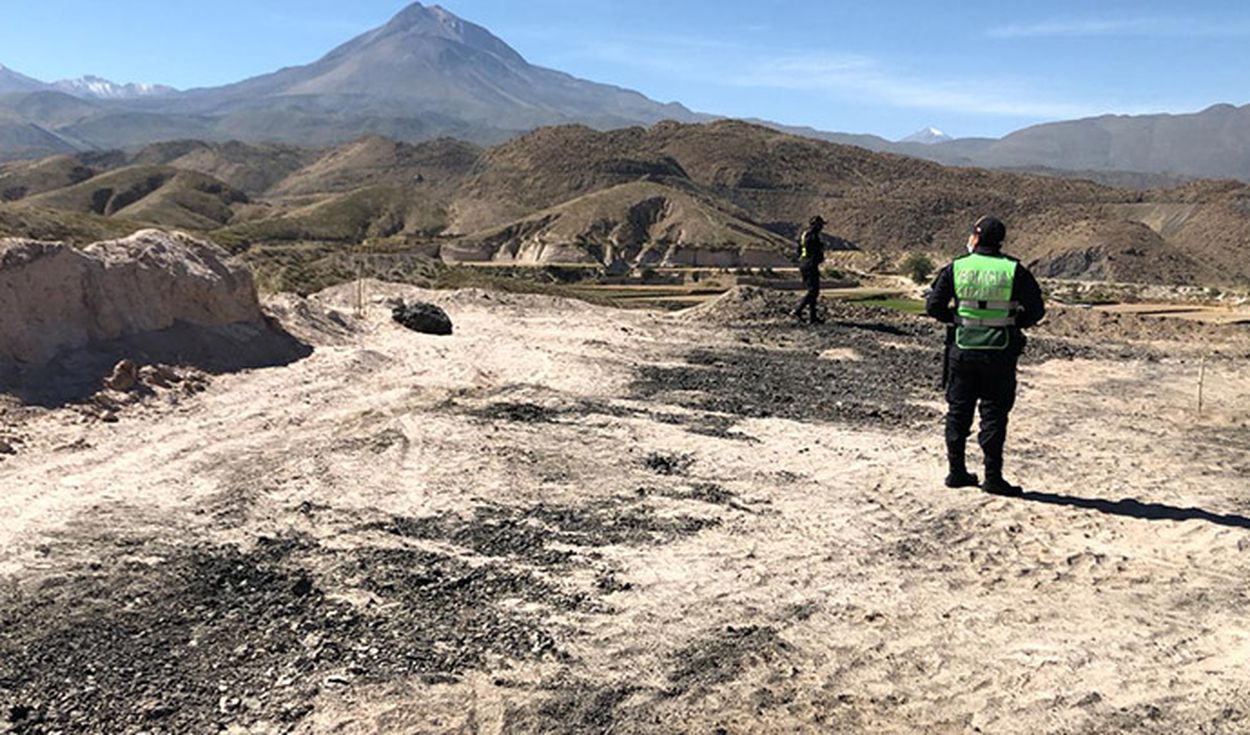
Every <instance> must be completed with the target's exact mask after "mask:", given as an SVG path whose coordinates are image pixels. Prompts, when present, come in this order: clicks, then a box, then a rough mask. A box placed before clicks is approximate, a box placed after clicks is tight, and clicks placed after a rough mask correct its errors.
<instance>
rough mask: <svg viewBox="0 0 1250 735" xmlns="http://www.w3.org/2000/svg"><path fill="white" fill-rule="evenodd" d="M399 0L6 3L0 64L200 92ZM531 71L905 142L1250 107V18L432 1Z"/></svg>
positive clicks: (328, 39)
mask: <svg viewBox="0 0 1250 735" xmlns="http://www.w3.org/2000/svg"><path fill="white" fill-rule="evenodd" d="M405 4H406V3H405V2H403V0H354V1H353V2H342V0H299V2H293V1H288V0H214V2H211V3H205V2H195V3H191V2H168V0H110V2H109V3H107V11H103V10H102V4H101V3H100V2H99V0H0V18H3V21H2V22H0V64H4V65H6V66H9V67H11V68H13V69H16V70H17V71H20V72H22V73H25V74H28V75H30V76H34V77H36V78H39V79H44V80H53V79H58V78H64V77H72V76H80V75H83V74H87V73H92V74H98V75H100V76H105V77H108V78H110V79H114V80H115V81H143V82H160V83H165V84H172V85H174V86H177V87H179V88H188V87H195V86H208V85H215V84H223V83H227V82H233V81H238V80H239V79H242V78H245V77H248V76H252V75H256V74H261V73H265V72H269V71H273V70H274V69H277V68H279V67H282V66H290V65H294V64H302V63H307V62H309V61H312V60H314V59H316V58H317V57H319V56H320V55H322V54H323V53H325V52H326V51H328V50H329V49H330V48H332V47H334V46H336V45H338V44H339V43H341V42H343V41H345V40H347V39H348V38H350V37H351V36H353V35H355V34H357V33H360V32H362V31H365V30H367V29H369V28H372V27H374V26H377V25H380V24H381V23H383V22H385V21H386V20H387V19H388V18H389V17H390V16H391V15H393V14H394V13H395V12H397V11H398V10H400V9H401V8H402V7H404V5H405ZM442 4H443V6H444V7H447V8H448V9H449V10H451V11H453V12H455V13H456V14H458V15H460V16H462V17H464V18H465V19H467V20H471V21H473V22H476V23H479V24H481V25H484V26H486V27H487V28H489V29H490V30H492V31H494V32H495V33H496V34H497V35H499V36H500V37H502V38H503V39H504V40H505V41H507V42H508V43H510V44H511V45H513V46H514V47H515V48H516V49H517V50H518V51H520V52H521V53H522V54H523V55H524V56H525V57H526V58H528V59H529V60H530V61H531V62H533V63H537V64H541V65H544V66H550V67H554V68H557V69H561V70H563V71H567V72H570V73H572V74H575V75H577V76H581V77H585V78H588V79H593V80H595V81H600V82H608V83H612V84H617V85H620V86H624V87H629V88H632V89H637V90H639V91H641V92H644V93H646V94H647V95H649V96H651V97H654V98H656V99H659V100H662V101H671V100H677V101H680V102H683V103H684V104H686V105H688V106H690V107H692V108H694V109H697V110H701V111H705V112H712V113H717V114H724V115H733V116H739V117H758V118H767V119H770V120H776V121H779V122H784V123H789V124H795V125H810V126H813V127H817V128H820V129H824V130H837V131H846V132H868V133H875V134H878V135H883V136H886V137H889V138H898V137H902V136H904V135H907V134H908V133H911V132H913V131H915V130H917V129H919V128H922V127H924V126H928V125H933V126H936V127H938V128H941V129H943V130H945V131H947V132H949V133H951V134H954V135H957V136H961V137H962V136H972V135H992V136H999V135H1003V134H1005V133H1008V132H1010V131H1012V130H1015V129H1018V128H1020V127H1024V126H1026V125H1030V124H1033V123H1037V122H1042V121H1046V120H1055V119H1066V118H1073V117H1082V116H1087V115H1095V114H1102V113H1127V114H1134V113H1146V112H1187V111H1197V110H1200V109H1202V108H1204V107H1207V106H1208V105H1211V104H1215V103H1220V102H1229V103H1233V104H1238V105H1240V104H1245V103H1247V102H1250V88H1248V86H1250V85H1247V83H1246V75H1245V72H1246V70H1247V69H1250V3H1245V2H1244V1H1243V0H1236V1H1225V2H1219V1H1215V0H1208V1H1206V2H1202V1H1195V2H1151V1H1149V0H1140V1H1138V2H1123V1H1112V2H1092V1H1087V2H1074V1H1065V0H1058V1H1053V2H1004V1H1003V0H997V1H995V2H990V1H986V0H971V1H965V2H957V1H956V2H952V1H950V0H947V1H945V2H941V1H936V2H935V1H930V2H921V1H918V0H875V1H872V2H819V1H817V0H793V1H791V2H785V1H784V0H780V1H775V2H759V1H756V2H740V1H739V0H719V1H717V0H630V1H628V2H622V1H620V0H523V1H518V0H443V2H442Z"/></svg>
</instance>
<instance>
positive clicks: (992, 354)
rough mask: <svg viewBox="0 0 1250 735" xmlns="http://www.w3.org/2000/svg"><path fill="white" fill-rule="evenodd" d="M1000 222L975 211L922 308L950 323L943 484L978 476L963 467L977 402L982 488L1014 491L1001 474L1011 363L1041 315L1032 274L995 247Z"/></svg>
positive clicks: (1002, 229)
mask: <svg viewBox="0 0 1250 735" xmlns="http://www.w3.org/2000/svg"><path fill="white" fill-rule="evenodd" d="M1006 236H1007V228H1006V226H1005V225H1003V223H1002V222H1000V221H998V220H997V219H994V218H993V217H982V218H981V219H980V220H978V221H977V223H976V225H974V226H973V228H972V233H971V235H970V236H969V238H968V254H967V255H965V256H962V257H960V258H957V259H956V260H955V262H953V263H951V264H950V265H948V266H947V267H945V268H943V269H942V271H941V272H940V273H938V276H937V280H936V281H934V283H933V288H932V290H930V292H929V296H928V299H927V302H926V311H927V312H928V314H929V316H931V317H933V318H934V319H937V320H938V321H941V322H944V323H946V324H949V325H951V326H950V329H948V330H947V345H946V350H947V354H946V375H945V376H944V380H945V385H946V402H947V405H948V407H949V411H948V412H947V415H946V453H947V459H948V460H949V462H950V474H949V475H948V476H947V478H946V485H947V487H952V488H955V487H973V486H976V485H978V484H980V483H979V480H978V478H977V476H976V475H974V474H972V473H970V472H968V468H967V465H966V464H965V462H964V449H965V447H966V446H967V443H968V435H969V434H970V433H971V431H972V420H973V417H974V414H975V413H976V410H977V405H978V404H980V407H981V433H980V434H979V435H978V437H977V439H978V441H979V442H980V444H981V451H982V453H983V454H984V455H985V482H984V484H981V488H982V489H983V490H984V491H985V492H988V493H993V494H995V495H1005V496H1009V497H1017V496H1019V495H1021V494H1022V491H1021V489H1020V488H1019V487H1017V486H1015V485H1012V484H1011V483H1010V482H1008V481H1007V480H1006V479H1004V477H1003V447H1004V445H1005V444H1006V442H1007V417H1008V414H1010V413H1011V409H1012V407H1013V406H1014V405H1015V401H1016V364H1017V362H1018V361H1019V359H1020V354H1021V353H1022V352H1023V351H1024V346H1025V344H1026V340H1025V337H1024V332H1023V331H1022V330H1025V329H1028V328H1029V327H1031V326H1033V325H1035V324H1037V323H1038V322H1040V321H1041V320H1042V317H1044V316H1045V315H1046V307H1045V305H1044V304H1043V302H1042V291H1041V288H1040V287H1038V285H1037V280H1036V279H1035V278H1033V274H1031V273H1029V271H1028V269H1027V268H1025V267H1024V266H1023V265H1021V264H1020V262H1019V261H1017V260H1016V259H1015V258H1012V257H1010V256H1008V255H1004V254H1003V252H1002V245H1003V240H1004V239H1005V238H1006Z"/></svg>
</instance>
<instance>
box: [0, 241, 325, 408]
mask: <svg viewBox="0 0 1250 735" xmlns="http://www.w3.org/2000/svg"><path fill="white" fill-rule="evenodd" d="M0 312H3V313H4V314H5V319H4V321H3V322H0V377H4V378H5V381H4V382H5V383H6V384H8V383H10V382H12V383H14V384H18V383H28V382H29V380H30V379H37V380H38V381H39V382H42V383H47V382H49V381H54V382H62V383H64V382H65V381H68V382H70V383H74V382H79V381H84V382H86V383H90V382H92V381H96V382H98V381H97V380H96V379H97V378H98V377H99V375H98V374H97V373H98V372H99V371H100V370H101V369H105V370H107V369H108V368H109V367H111V365H114V364H116V359H113V358H116V357H119V356H120V357H134V358H145V361H146V362H149V363H154V362H168V363H193V364H197V365H200V366H202V367H206V368H209V369H231V368H237V367H246V366H260V365H265V364H276V363H274V360H277V361H278V362H283V361H289V360H290V359H294V358H295V357H297V356H299V355H301V354H307V351H306V349H305V348H302V346H301V345H299V344H298V343H297V342H296V341H295V340H294V339H293V338H291V337H290V336H289V335H286V334H285V333H282V332H280V330H277V329H276V328H275V327H274V326H273V325H271V324H269V323H268V322H267V321H266V319H265V317H264V315H263V314H262V313H261V310H260V304H259V302H258V300H257V296H256V287H255V284H254V283H253V282H252V277H251V274H250V273H249V272H248V271H247V270H246V269H245V268H243V267H241V266H239V265H236V264H233V263H229V262H227V260H226V256H225V253H224V252H223V251H221V250H220V249H219V248H217V247H216V246H214V245H211V244H209V243H207V242H204V241H201V240H196V239H194V238H192V237H189V236H187V235H182V234H173V233H166V232H161V231H158V230H144V231H141V232H139V233H136V234H135V235H132V236H130V237H128V238H125V239H122V240H112V241H106V242H99V243H95V244H93V245H89V246H87V247H85V248H82V249H81V250H80V249H76V248H72V247H70V246H67V245H65V244H63V243H56V242H39V241H31V240H3V241H0ZM23 373H28V375H27V376H23ZM45 387H48V386H45Z"/></svg>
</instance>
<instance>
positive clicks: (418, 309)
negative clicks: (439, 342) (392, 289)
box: [391, 301, 452, 337]
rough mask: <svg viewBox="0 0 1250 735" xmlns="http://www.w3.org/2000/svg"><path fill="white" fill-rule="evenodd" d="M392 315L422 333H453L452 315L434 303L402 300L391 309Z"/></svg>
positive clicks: (441, 335) (448, 334)
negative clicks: (448, 314) (405, 301)
mask: <svg viewBox="0 0 1250 735" xmlns="http://www.w3.org/2000/svg"><path fill="white" fill-rule="evenodd" d="M391 316H392V318H394V319H395V321H396V322H397V323H399V324H400V325H402V326H404V327H407V328H408V329H411V330H412V331H414V332H420V333H421V334H433V335H436V336H439V337H447V336H450V335H451V333H452V325H451V317H449V316H447V312H445V311H443V310H442V309H440V308H439V307H437V306H435V305H434V304H427V303H424V302H420V301H413V302H411V303H404V302H402V301H401V302H399V303H398V304H396V305H395V307H394V309H392V310H391Z"/></svg>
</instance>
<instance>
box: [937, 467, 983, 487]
mask: <svg viewBox="0 0 1250 735" xmlns="http://www.w3.org/2000/svg"><path fill="white" fill-rule="evenodd" d="M980 484H981V478H979V477H977V476H976V475H974V474H972V473H971V472H969V471H968V470H956V469H952V470H951V471H950V474H948V475H947V476H946V486H947V487H949V488H960V487H977V486H979V485H980Z"/></svg>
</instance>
